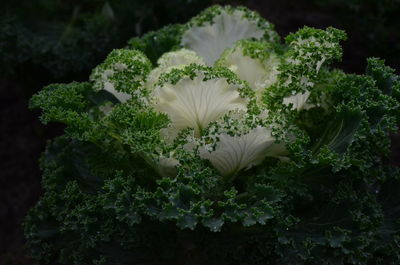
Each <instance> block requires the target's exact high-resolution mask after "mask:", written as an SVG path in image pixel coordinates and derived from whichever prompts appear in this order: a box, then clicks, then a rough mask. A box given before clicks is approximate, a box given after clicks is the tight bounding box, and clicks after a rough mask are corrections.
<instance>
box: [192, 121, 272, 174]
mask: <svg viewBox="0 0 400 265" xmlns="http://www.w3.org/2000/svg"><path fill="white" fill-rule="evenodd" d="M274 142H275V138H274V137H273V136H272V135H271V130H270V129H268V128H265V127H261V126H259V127H256V128H254V129H253V130H251V131H250V132H249V133H247V134H245V135H241V136H230V135H228V134H221V135H219V142H218V143H217V145H216V148H215V151H212V152H209V151H207V150H206V149H200V156H201V157H202V158H203V159H207V160H209V161H210V162H211V164H212V165H213V166H214V167H215V168H216V169H218V171H219V172H220V173H221V175H222V176H230V175H234V174H235V173H237V172H238V171H240V170H241V169H244V168H250V167H252V166H254V165H257V164H259V163H261V162H262V160H263V159H264V158H265V157H266V156H267V155H268V152H269V148H270V147H271V146H272V145H273V143H274ZM274 155H275V151H274Z"/></svg>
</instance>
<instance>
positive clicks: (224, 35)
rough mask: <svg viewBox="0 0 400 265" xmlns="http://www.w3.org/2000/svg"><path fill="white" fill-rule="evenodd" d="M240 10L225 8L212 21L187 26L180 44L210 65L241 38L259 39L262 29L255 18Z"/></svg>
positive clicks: (262, 34) (261, 35)
mask: <svg viewBox="0 0 400 265" xmlns="http://www.w3.org/2000/svg"><path fill="white" fill-rule="evenodd" d="M244 15H245V13H244V12H243V11H242V10H235V11H234V12H232V13H228V12H226V11H225V10H222V11H221V14H219V15H217V16H215V17H214V18H213V23H212V24H210V23H208V24H206V25H203V26H194V27H191V28H189V29H188V30H187V31H186V32H185V33H184V34H183V36H182V41H181V44H182V45H183V46H184V47H187V48H189V49H191V50H193V51H195V52H196V53H197V54H198V55H199V56H200V57H202V58H203V59H204V60H205V62H206V63H207V64H208V65H210V66H212V65H213V64H214V62H215V61H216V60H218V58H219V57H220V56H221V54H222V52H223V51H224V50H225V49H227V48H231V47H232V46H233V44H234V43H235V42H236V41H238V40H242V39H250V38H255V39H261V38H262V37H263V36H264V30H263V29H261V28H260V27H258V25H257V20H250V19H249V18H246V17H245V16H244Z"/></svg>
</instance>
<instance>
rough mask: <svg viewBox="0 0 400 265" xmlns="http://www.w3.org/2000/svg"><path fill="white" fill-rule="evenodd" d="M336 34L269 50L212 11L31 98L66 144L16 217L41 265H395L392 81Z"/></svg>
mask: <svg viewBox="0 0 400 265" xmlns="http://www.w3.org/2000/svg"><path fill="white" fill-rule="evenodd" d="M345 38H346V34H345V33H344V32H343V31H341V30H338V29H334V28H327V29H326V30H321V29H314V28H309V27H304V28H302V29H300V30H299V31H297V32H296V33H292V34H290V35H288V36H287V37H286V38H285V40H284V42H282V41H281V40H280V38H279V36H278V34H277V33H276V32H275V31H274V27H273V25H271V24H270V23H269V22H267V21H266V20H264V19H263V18H262V17H260V16H259V15H258V14H256V13H254V12H252V11H250V10H247V9H245V8H242V7H238V8H232V7H229V6H226V7H221V6H213V7H211V8H209V9H206V10H205V11H203V12H202V13H200V14H199V15H198V16H196V17H194V18H193V19H191V20H190V21H189V22H188V23H187V24H183V25H171V26H167V27H165V28H162V29H160V30H159V31H156V32H150V33H148V34H146V35H144V36H143V37H141V38H134V39H132V40H131V41H130V42H129V44H128V46H127V47H126V48H124V49H117V50H114V51H112V52H111V53H110V54H109V55H108V57H107V58H106V59H105V60H104V62H103V63H102V64H100V65H99V66H97V67H96V68H95V69H93V71H92V74H91V75H90V77H89V81H87V82H83V83H77V82H72V83H70V84H53V85H49V86H47V87H45V88H44V89H43V90H42V91H40V92H39V93H38V94H36V95H34V96H33V97H32V99H31V107H32V108H41V109H42V116H41V120H42V122H43V123H48V122H61V123H63V124H65V125H66V129H65V134H64V135H62V136H60V137H58V138H56V139H54V140H52V141H51V142H49V144H48V147H47V149H46V151H45V153H44V154H43V157H42V159H41V167H42V169H43V187H44V189H45V193H44V195H43V196H42V198H41V200H40V201H39V203H38V204H37V205H36V207H34V208H33V209H32V210H31V211H30V213H29V215H28V216H27V218H26V220H25V233H26V236H27V238H28V242H29V245H30V248H31V250H32V254H33V256H34V257H35V258H37V259H38V260H39V261H40V262H41V263H42V264H55V263H57V264H58V263H59V264H110V265H111V264H121V265H122V264H124V265H134V264H201V265H206V264H207V265H210V264H211V265H213V264H219V265H222V264H231V265H237V264H241V265H245V264H249V265H250V264H251V265H253V264H271V265H272V264H291V265H293V264H359V265H361V264H399V262H400V254H399V253H400V252H399V246H400V245H399V244H400V197H399V196H398V192H399V191H400V172H399V169H398V168H396V167H394V166H391V165H390V164H389V163H388V162H387V159H386V157H387V156H388V154H389V148H390V138H389V135H390V134H391V133H394V132H396V131H397V129H398V128H397V124H398V123H399V119H400V108H399V99H400V80H399V77H398V76H397V75H395V73H394V70H393V69H391V68H389V67H387V66H385V65H384V62H383V61H381V60H379V59H376V58H371V59H368V61H367V63H368V66H367V69H366V74H365V75H354V74H346V73H344V72H342V71H341V70H339V69H334V68H332V67H330V66H329V65H330V64H331V63H332V62H334V61H335V60H340V58H341V56H342V49H341V45H340V41H342V40H345Z"/></svg>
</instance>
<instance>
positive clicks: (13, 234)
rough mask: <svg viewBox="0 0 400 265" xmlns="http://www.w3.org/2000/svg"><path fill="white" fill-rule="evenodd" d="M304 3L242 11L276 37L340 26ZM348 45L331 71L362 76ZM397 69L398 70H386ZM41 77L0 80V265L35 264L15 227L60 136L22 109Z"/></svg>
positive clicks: (354, 44) (358, 40)
mask: <svg viewBox="0 0 400 265" xmlns="http://www.w3.org/2000/svg"><path fill="white" fill-rule="evenodd" d="M309 3H310V1H289V0H280V1H269V0H268V1H261V0H260V1H256V0H249V1H247V2H246V3H245V5H246V6H248V7H250V8H251V9H253V10H257V11H258V12H260V13H261V15H262V16H263V17H266V18H267V19H268V20H270V21H271V22H272V23H273V24H275V26H276V29H277V31H278V32H279V33H280V35H281V36H286V35H287V34H288V33H289V32H294V31H296V30H297V29H298V28H300V27H302V26H304V25H308V26H312V27H317V28H325V27H328V26H336V27H338V26H340V24H341V23H339V22H340V21H338V19H337V17H336V16H335V14H334V13H331V12H330V11H329V10H321V9H319V8H318V7H316V6H315V5H311V4H309ZM346 31H348V34H349V39H348V40H347V41H346V42H345V43H344V58H343V62H341V63H340V64H338V65H337V66H338V67H340V68H342V69H344V70H345V71H346V72H354V73H362V72H364V69H365V64H366V61H365V58H367V57H370V56H376V54H368V52H367V51H366V49H364V46H363V36H362V35H361V34H360V33H359V32H358V31H357V30H356V29H351V28H349V29H346ZM391 66H392V67H394V68H395V69H397V70H398V69H399V64H397V65H391ZM43 80H46V76H39V77H38V78H37V80H30V82H21V81H20V80H16V79H15V78H14V79H12V80H11V79H9V78H6V77H3V78H0V265H2V264H9V265H17V264H18V265H32V264H35V262H34V261H33V260H31V259H30V258H29V257H28V255H27V253H28V251H27V248H26V246H25V240H24V236H23V228H22V226H21V223H22V221H23V218H24V216H25V215H26V213H27V211H28V210H29V208H31V207H32V206H33V205H34V204H35V203H36V202H37V201H38V199H39V197H40V195H41V194H42V190H41V187H40V178H41V172H40V169H39V164H38V160H39V158H40V154H41V153H42V152H43V150H44V148H45V144H46V141H47V140H48V139H52V138H54V137H55V136H57V135H60V134H62V131H63V128H62V126H60V125H56V124H49V125H46V126H44V125H42V124H41V123H40V121H39V119H38V116H39V112H38V111H32V110H29V109H28V100H29V98H30V97H31V95H32V94H33V93H34V92H36V91H38V90H39V89H40V88H41V87H42V85H44V84H46V83H45V82H44V81H43ZM399 147H400V136H399V135H394V136H393V155H392V156H391V157H390V162H391V163H393V164H397V165H399V162H400V148H399Z"/></svg>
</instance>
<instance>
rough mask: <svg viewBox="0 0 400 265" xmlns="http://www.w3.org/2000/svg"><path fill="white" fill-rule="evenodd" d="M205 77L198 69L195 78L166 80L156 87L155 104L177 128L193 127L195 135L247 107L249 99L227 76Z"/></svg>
mask: <svg viewBox="0 0 400 265" xmlns="http://www.w3.org/2000/svg"><path fill="white" fill-rule="evenodd" d="M203 79H204V75H203V74H202V73H199V74H198V75H197V76H196V77H194V78H193V79H190V78H188V77H187V78H183V79H181V80H180V81H178V82H177V83H176V84H175V85H172V84H164V86H162V87H156V89H155V91H154V98H156V103H155V106H154V107H155V108H156V109H157V110H158V111H160V112H164V113H166V114H167V115H168V116H169V118H170V119H171V121H172V126H173V127H174V128H176V129H178V130H181V129H185V128H188V127H189V128H193V129H194V131H195V135H196V136H200V132H201V130H202V129H203V128H205V127H206V126H207V125H208V124H209V123H210V122H212V121H215V120H217V119H218V118H220V117H221V116H223V115H224V114H226V113H228V112H229V111H230V110H234V109H243V110H246V109H247V100H246V99H244V98H242V97H240V95H239V92H238V90H237V86H235V85H232V84H229V83H228V82H227V80H226V79H225V78H217V79H210V80H207V81H204V80H203Z"/></svg>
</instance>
